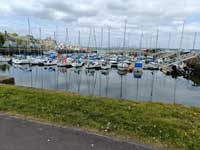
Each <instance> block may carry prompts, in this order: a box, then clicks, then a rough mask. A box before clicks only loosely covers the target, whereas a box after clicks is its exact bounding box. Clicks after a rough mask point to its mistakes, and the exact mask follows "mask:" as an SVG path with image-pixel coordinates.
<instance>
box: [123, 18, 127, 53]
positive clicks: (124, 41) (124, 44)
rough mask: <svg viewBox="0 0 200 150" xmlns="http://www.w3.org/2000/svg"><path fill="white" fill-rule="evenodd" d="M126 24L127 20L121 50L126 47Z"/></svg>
mask: <svg viewBox="0 0 200 150" xmlns="http://www.w3.org/2000/svg"><path fill="white" fill-rule="evenodd" d="M126 24H127V20H125V25H124V40H123V50H125V46H126Z"/></svg>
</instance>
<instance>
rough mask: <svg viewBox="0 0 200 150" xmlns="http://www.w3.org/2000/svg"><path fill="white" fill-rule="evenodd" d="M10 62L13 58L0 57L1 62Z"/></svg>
mask: <svg viewBox="0 0 200 150" xmlns="http://www.w3.org/2000/svg"><path fill="white" fill-rule="evenodd" d="M10 61H11V58H9V57H4V56H0V62H10Z"/></svg>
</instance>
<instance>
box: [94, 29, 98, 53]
mask: <svg viewBox="0 0 200 150" xmlns="http://www.w3.org/2000/svg"><path fill="white" fill-rule="evenodd" d="M93 36H94V46H95V49H96V51H98V49H97V39H96V31H95V28H94V29H93Z"/></svg>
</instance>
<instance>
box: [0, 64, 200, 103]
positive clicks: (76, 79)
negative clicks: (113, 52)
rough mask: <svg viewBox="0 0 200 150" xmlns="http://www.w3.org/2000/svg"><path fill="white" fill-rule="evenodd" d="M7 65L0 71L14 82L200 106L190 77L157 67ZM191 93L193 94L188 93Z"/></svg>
mask: <svg viewBox="0 0 200 150" xmlns="http://www.w3.org/2000/svg"><path fill="white" fill-rule="evenodd" d="M7 65H8V68H9V69H8V68H7V67H6V68H7V69H5V67H4V66H3V69H0V75H5V76H12V77H14V78H15V83H16V85H20V86H27V87H34V88H41V89H53V90H63V91H70V92H76V93H79V94H82V95H92V96H102V97H111V98H118V99H129V100H138V101H139V100H143V101H154V102H165V103H178V104H184V105H190V106H200V101H199V99H200V94H199V91H200V87H199V86H193V82H192V81H188V80H186V79H184V78H181V77H178V78H177V79H176V80H174V79H173V78H171V77H170V76H166V75H164V74H163V73H161V72H160V71H148V70H142V69H141V71H138V72H136V71H135V70H136V68H137V67H136V66H135V67H134V69H133V73H129V72H128V71H121V70H119V69H114V68H111V69H107V70H95V69H85V68H84V67H81V68H63V67H57V66H30V65H9V64H7ZM191 95H192V96H191Z"/></svg>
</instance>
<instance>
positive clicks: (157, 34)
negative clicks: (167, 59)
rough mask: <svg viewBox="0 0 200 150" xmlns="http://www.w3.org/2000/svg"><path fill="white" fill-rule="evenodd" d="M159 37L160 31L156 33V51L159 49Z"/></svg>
mask: <svg viewBox="0 0 200 150" xmlns="http://www.w3.org/2000/svg"><path fill="white" fill-rule="evenodd" d="M158 36H159V30H157V33H156V50H157V48H158Z"/></svg>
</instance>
